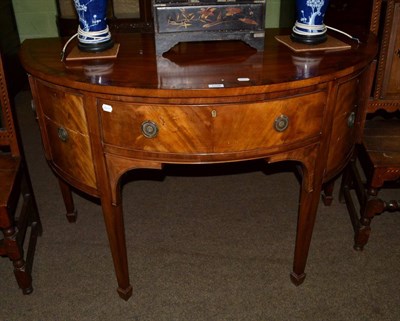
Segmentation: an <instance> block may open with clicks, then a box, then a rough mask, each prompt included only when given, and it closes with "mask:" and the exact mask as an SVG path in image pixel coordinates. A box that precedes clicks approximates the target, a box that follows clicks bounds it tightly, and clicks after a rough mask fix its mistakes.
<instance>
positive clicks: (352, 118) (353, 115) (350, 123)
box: [347, 111, 356, 128]
mask: <svg viewBox="0 0 400 321" xmlns="http://www.w3.org/2000/svg"><path fill="white" fill-rule="evenodd" d="M355 121H356V113H355V112H354V111H353V112H351V113H350V115H349V117H348V118H347V126H349V128H353V127H354V124H355Z"/></svg>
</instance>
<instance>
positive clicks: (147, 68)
mask: <svg viewBox="0 0 400 321" xmlns="http://www.w3.org/2000/svg"><path fill="white" fill-rule="evenodd" d="M277 33H282V34H289V32H288V31H287V30H286V31H285V30H279V29H270V30H266V34H265V49H264V51H256V50H254V49H252V48H250V47H249V46H247V45H246V44H244V43H242V42H240V41H223V42H193V43H182V44H179V45H177V46H175V47H174V48H172V49H171V50H170V51H169V52H168V53H166V54H164V56H157V55H156V54H155V45H154V36H153V35H152V34H141V33H131V34H115V35H113V37H114V40H115V42H116V43H119V44H120V49H119V53H118V56H117V58H115V59H98V60H95V59H89V60H78V61H61V60H60V53H61V50H62V48H63V45H64V43H65V41H66V40H67V39H63V38H47V39H29V40H25V41H24V43H23V44H22V48H21V52H20V58H21V62H22V64H23V66H24V68H25V70H26V71H27V73H28V74H29V78H30V85H31V90H32V94H33V101H34V104H35V108H36V112H37V117H38V121H39V126H40V129H41V135H42V140H43V145H44V152H45V156H46V159H47V160H48V163H49V165H50V166H51V168H52V169H53V171H54V172H55V173H56V175H57V176H58V178H59V182H60V187H61V191H62V194H63V197H64V202H65V204H66V208H67V217H68V218H69V219H70V220H74V219H75V209H74V204H73V200H72V197H71V195H72V194H71V190H70V187H73V188H75V189H78V190H80V191H83V192H85V193H87V194H89V195H91V196H94V197H97V198H99V199H100V201H101V207H102V212H103V216H104V221H105V225H106V230H107V234H108V239H109V243H110V248H111V253H112V258H113V262H114V267H115V274H116V277H117V282H118V290H117V291H118V293H119V295H120V296H121V297H122V298H123V299H125V300H127V299H128V298H129V297H130V296H131V295H132V287H131V284H130V280H129V271H128V258H127V250H126V244H125V243H126V242H125V231H124V223H123V211H122V196H121V180H120V178H121V176H122V175H123V174H124V173H126V172H128V171H131V170H134V169H143V168H146V169H147V168H148V169H162V167H163V165H164V164H211V163H225V162H238V161H246V160H254V159H263V160H265V161H266V162H268V163H272V162H279V161H294V162H297V163H298V165H299V166H298V167H299V169H300V172H301V177H302V182H301V188H300V200H299V207H298V222H297V234H296V243H295V253H294V262H293V272H292V273H291V280H292V282H293V283H294V284H296V285H299V284H301V283H302V282H303V280H304V278H305V266H306V261H307V255H308V250H309V245H310V242H311V236H312V232H313V226H314V221H315V217H316V212H317V208H318V204H319V200H320V194H321V189H322V187H323V186H324V184H326V183H328V182H329V181H330V180H332V179H333V178H335V177H336V176H337V175H338V174H339V173H340V172H341V171H342V169H343V168H344V166H345V165H346V163H347V162H348V160H349V158H350V155H351V153H352V151H353V146H354V143H355V142H356V141H357V140H358V139H360V137H359V136H360V123H361V117H364V110H365V106H366V103H367V99H368V97H369V94H370V92H369V90H370V88H371V79H372V77H371V75H372V71H373V68H372V66H373V64H372V61H373V59H374V57H375V56H376V53H377V42H376V37H375V36H374V35H372V34H371V35H370V36H368V37H366V39H365V41H363V42H362V43H360V44H358V43H357V42H355V41H353V40H346V39H342V40H343V41H345V42H347V43H348V44H350V45H351V48H350V49H347V50H336V51H315V52H305V53H297V52H295V51H292V50H291V49H290V48H288V47H287V46H285V45H283V44H282V43H280V42H278V41H277V40H276V39H275V35H276V34H277ZM74 46H76V43H71V45H70V46H69V48H68V50H67V55H68V52H69V51H70V50H72V48H74ZM266 211H268V209H266Z"/></svg>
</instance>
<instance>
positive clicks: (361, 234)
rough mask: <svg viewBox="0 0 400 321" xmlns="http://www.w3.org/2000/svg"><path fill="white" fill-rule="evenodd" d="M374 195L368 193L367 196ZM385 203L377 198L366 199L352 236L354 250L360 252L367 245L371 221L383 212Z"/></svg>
mask: <svg viewBox="0 0 400 321" xmlns="http://www.w3.org/2000/svg"><path fill="white" fill-rule="evenodd" d="M374 194H375V195H376V193H375V192H373V191H369V192H368V195H369V196H373V195H374ZM385 207H386V206H385V202H384V201H382V200H381V199H379V198H372V199H368V200H367V202H366V204H365V207H364V208H361V217H360V224H359V228H358V229H357V230H356V231H355V235H354V249H355V250H357V251H362V250H363V248H364V246H365V245H366V244H367V243H368V239H369V235H370V234H371V221H372V219H373V218H374V216H375V215H378V214H381V213H382V212H383V211H385Z"/></svg>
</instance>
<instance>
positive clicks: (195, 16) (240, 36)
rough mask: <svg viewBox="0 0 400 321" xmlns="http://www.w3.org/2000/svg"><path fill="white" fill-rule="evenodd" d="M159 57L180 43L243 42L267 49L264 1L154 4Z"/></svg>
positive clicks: (164, 0)
mask: <svg viewBox="0 0 400 321" xmlns="http://www.w3.org/2000/svg"><path fill="white" fill-rule="evenodd" d="M153 17H154V31H155V44H156V52H157V55H162V54H163V53H164V52H167V51H168V50H169V49H171V48H172V47H173V46H175V45H176V44H178V43H179V42H190V41H215V40H242V41H244V42H245V43H247V44H248V45H249V46H251V47H253V48H255V49H257V50H258V51H262V50H263V49H264V26H265V0H242V1H241V0H153Z"/></svg>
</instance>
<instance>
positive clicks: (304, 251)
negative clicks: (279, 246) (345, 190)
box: [290, 186, 321, 285]
mask: <svg viewBox="0 0 400 321" xmlns="http://www.w3.org/2000/svg"><path fill="white" fill-rule="evenodd" d="M300 193H301V195H300V204H299V215H298V221H297V235H296V245H295V252H294V262H293V272H292V273H291V274H290V278H291V281H292V282H293V284H295V285H300V284H302V283H303V281H304V279H305V277H306V273H304V270H305V266H306V263H307V256H308V250H309V248H310V243H311V237H312V232H313V229H314V223H315V217H316V213H317V209H318V203H319V198H320V193H321V188H316V189H314V190H313V191H311V192H309V191H307V190H306V189H305V188H304V186H303V187H302V189H301V192H300Z"/></svg>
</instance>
